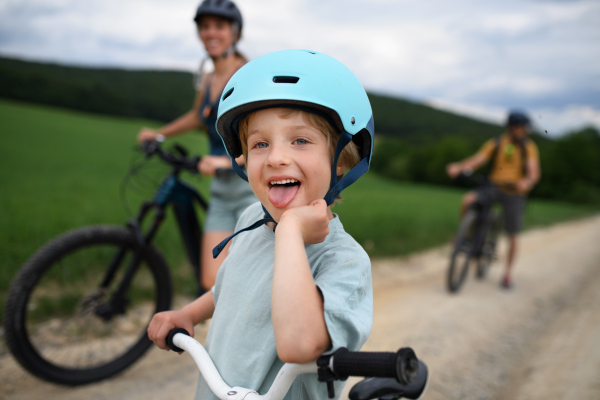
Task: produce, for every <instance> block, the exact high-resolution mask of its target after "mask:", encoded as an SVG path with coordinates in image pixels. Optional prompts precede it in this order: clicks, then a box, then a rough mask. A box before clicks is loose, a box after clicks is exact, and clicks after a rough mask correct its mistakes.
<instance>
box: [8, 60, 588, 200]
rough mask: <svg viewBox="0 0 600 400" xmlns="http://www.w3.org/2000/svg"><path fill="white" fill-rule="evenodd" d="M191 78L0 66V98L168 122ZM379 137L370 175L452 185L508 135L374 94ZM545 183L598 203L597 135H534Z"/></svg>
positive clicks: (187, 100)
mask: <svg viewBox="0 0 600 400" xmlns="http://www.w3.org/2000/svg"><path fill="white" fill-rule="evenodd" d="M193 97H194V89H193V87H192V74H191V73H189V72H181V71H148V70H122V69H111V68H82V67H73V66H62V65H55V64H43V63H36V62H28V61H20V60H15V59H9V58H0V98H5V99H12V100H20V101H26V102H32V103H41V104H46V105H51V106H58V107H63V108H70V109H75V110H80V111H89V112H94V113H99V114H107V115H115V116H123V117H133V118H144V119H148V120H154V121H161V122H165V121H170V120H172V119H174V118H176V117H178V116H180V115H181V114H183V113H184V112H186V111H188V110H189V109H190V106H191V104H192V102H193ZM369 98H370V100H371V104H372V107H373V113H374V116H375V128H376V130H377V133H378V136H379V137H378V138H377V140H376V146H375V149H374V157H373V164H372V170H373V171H375V172H377V173H379V174H381V175H383V176H386V177H388V178H392V179H396V180H403V181H412V182H423V183H434V184H442V185H451V184H453V183H452V182H451V181H450V180H449V178H448V177H447V176H446V174H445V169H444V167H445V165H446V164H447V163H448V162H452V161H456V160H460V159H462V158H464V157H467V156H469V155H470V154H473V152H474V151H476V150H477V149H478V148H479V146H481V144H482V143H483V142H484V140H486V139H488V138H491V137H493V136H497V135H499V134H500V133H501V132H502V131H503V128H502V127H501V126H499V125H494V124H490V123H486V122H482V121H477V120H474V119H472V118H468V117H464V116H459V115H456V114H452V113H450V112H445V111H441V110H437V109H435V108H432V107H429V106H427V105H424V104H419V103H416V102H411V101H408V100H403V99H399V98H393V97H389V96H383V95H378V94H372V93H371V94H369ZM532 137H533V139H534V141H535V142H536V143H537V144H538V146H539V148H540V159H541V164H542V181H541V182H540V184H539V185H538V186H537V187H536V188H535V190H534V191H533V192H532V195H533V196H538V197H545V198H554V199H562V200H568V201H577V202H582V203H599V202H600V175H599V174H598V173H597V172H596V171H600V158H598V157H597V154H600V153H599V152H600V135H599V134H598V131H597V130H595V129H591V128H590V129H587V130H584V131H582V132H579V133H577V134H574V135H570V136H565V137H563V138H560V139H558V140H549V139H547V138H546V137H545V136H544V135H532Z"/></svg>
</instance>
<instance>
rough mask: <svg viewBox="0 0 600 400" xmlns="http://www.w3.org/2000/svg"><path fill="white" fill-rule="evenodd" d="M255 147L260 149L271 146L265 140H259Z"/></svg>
mask: <svg viewBox="0 0 600 400" xmlns="http://www.w3.org/2000/svg"><path fill="white" fill-rule="evenodd" d="M255 147H256V148H258V149H266V148H267V147H269V145H268V144H266V143H265V142H258V143H256V146H255Z"/></svg>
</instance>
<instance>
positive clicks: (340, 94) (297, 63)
mask: <svg viewBox="0 0 600 400" xmlns="http://www.w3.org/2000/svg"><path fill="white" fill-rule="evenodd" d="M272 107H289V108H295V109H300V110H305V111H309V112H313V113H315V114H318V115H321V116H323V117H325V118H326V119H327V120H328V121H329V122H330V123H331V124H332V125H333V126H334V127H335V128H336V129H337V130H338V131H339V132H341V136H340V139H339V141H338V144H337V148H336V152H335V156H334V163H333V165H336V164H337V159H338V156H339V154H340V153H341V151H342V149H343V148H344V146H345V145H346V144H347V143H349V142H350V140H352V141H353V142H354V143H355V144H356V145H357V147H358V151H359V155H360V158H361V161H360V162H359V163H358V164H357V165H356V167H354V168H353V169H352V170H351V171H350V172H348V173H347V174H346V176H344V177H343V178H342V179H341V180H340V181H339V182H338V181H337V176H336V175H335V168H332V178H331V187H330V191H329V192H328V193H327V196H326V197H325V200H326V201H327V203H328V204H331V203H332V202H333V200H335V198H336V197H337V195H338V194H339V193H340V192H341V191H342V190H343V189H344V188H346V187H347V186H349V185H350V184H351V183H353V182H354V181H356V179H358V178H359V177H360V176H361V175H362V174H364V173H365V172H367V170H368V168H369V164H370V162H371V156H372V149H373V136H374V133H375V128H374V122H373V111H372V110H371V104H370V103H369V98H368V97H367V93H366V92H365V90H364V89H363V87H362V85H361V84H360V82H359V81H358V79H357V78H356V76H354V74H353V73H352V72H351V71H350V70H349V69H348V68H347V67H346V66H345V65H344V64H342V63H341V62H339V61H337V60H336V59H334V58H332V57H329V56H327V55H325V54H322V53H318V52H314V51H308V50H283V51H278V52H275V53H270V54H267V55H265V56H262V57H259V58H257V59H255V60H253V61H251V62H249V63H248V64H246V65H244V66H243V67H242V68H240V69H239V70H238V71H237V72H236V73H235V75H233V76H232V77H231V79H230V80H229V82H228V83H227V85H226V86H225V89H223V95H222V97H221V103H220V105H219V113H218V117H217V130H218V132H219V134H220V135H221V138H222V139H223V143H224V144H225V148H226V149H227V152H228V153H229V155H230V156H231V157H232V158H236V157H239V156H240V155H242V145H241V142H240V138H239V135H238V130H237V127H238V124H239V122H240V120H241V119H242V118H243V117H244V116H245V115H247V114H249V113H251V112H253V111H257V110H260V109H264V108H272ZM232 165H233V166H234V168H235V167H236V166H237V163H236V162H233V163H232ZM238 174H240V176H242V177H243V178H244V179H246V177H245V174H243V172H242V171H241V170H240V171H239V172H238Z"/></svg>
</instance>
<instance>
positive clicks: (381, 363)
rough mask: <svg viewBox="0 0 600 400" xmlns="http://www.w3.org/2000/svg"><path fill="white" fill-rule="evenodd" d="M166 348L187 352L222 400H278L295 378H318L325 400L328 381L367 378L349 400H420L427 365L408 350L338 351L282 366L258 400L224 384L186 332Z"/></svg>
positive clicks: (174, 336) (171, 338) (247, 391)
mask: <svg viewBox="0 0 600 400" xmlns="http://www.w3.org/2000/svg"><path fill="white" fill-rule="evenodd" d="M167 344H168V345H169V347H170V348H171V350H173V351H176V352H181V351H187V352H188V353H189V354H190V355H191V356H192V358H193V359H194V361H195V362H196V365H197V366H198V369H199V370H200V373H201V374H202V377H203V378H204V380H205V381H206V383H207V384H208V386H209V387H210V389H211V390H212V392H213V393H214V394H215V396H217V397H218V398H219V399H221V400H281V399H283V397H284V396H285V395H286V394H287V392H288V390H289V389H290V387H291V386H292V383H293V382H294V379H296V377H297V376H298V375H300V374H317V375H318V380H319V381H321V382H325V383H326V384H327V392H328V396H329V398H334V397H335V392H334V387H333V381H335V380H346V379H348V377H349V376H364V377H371V378H369V379H365V380H364V381H362V382H359V383H357V384H356V385H354V387H353V388H352V389H351V390H350V394H349V397H350V400H371V399H381V400H396V399H400V398H406V399H419V398H421V396H422V395H423V393H424V392H425V389H426V387H427V383H428V379H429V374H428V371H427V366H426V365H425V364H424V363H423V362H422V361H420V360H418V359H417V357H416V355H415V353H414V351H413V350H412V349H410V348H402V349H400V350H398V352H397V353H386V352H379V353H374V352H351V351H348V350H347V349H345V348H341V349H338V350H337V351H336V352H335V353H333V354H331V355H325V356H321V357H320V358H319V359H317V361H315V362H311V363H306V364H284V365H283V367H281V370H279V373H278V374H277V377H276V378H275V380H274V381H273V384H272V385H271V387H270V388H269V391H268V392H267V393H265V394H264V395H259V394H258V393H257V392H256V391H255V390H252V389H248V388H243V387H238V386H235V387H230V386H229V385H228V384H227V383H225V381H223V378H222V377H221V375H220V374H219V371H217V368H216V367H215V365H214V363H213V362H212V360H211V358H210V356H209V355H208V353H207V352H206V350H205V349H204V347H203V346H202V345H201V344H200V343H199V342H197V341H196V340H195V339H193V338H191V337H190V336H189V335H188V333H187V332H186V331H185V329H181V328H175V329H173V330H172V331H171V332H170V333H169V335H168V336H167Z"/></svg>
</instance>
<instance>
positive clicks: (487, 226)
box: [446, 174, 502, 293]
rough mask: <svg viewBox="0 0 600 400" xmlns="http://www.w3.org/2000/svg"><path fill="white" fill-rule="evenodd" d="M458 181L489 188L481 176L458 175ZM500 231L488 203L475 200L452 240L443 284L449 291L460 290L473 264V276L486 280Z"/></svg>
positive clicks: (484, 200)
mask: <svg viewBox="0 0 600 400" xmlns="http://www.w3.org/2000/svg"><path fill="white" fill-rule="evenodd" d="M458 178H459V179H463V180H465V179H469V180H472V181H473V182H475V183H477V184H478V185H479V186H480V187H483V186H485V185H492V183H490V182H489V181H488V180H487V178H486V177H485V176H482V175H465V174H461V175H459V177H458ZM501 229H502V219H501V216H500V214H499V212H498V211H497V210H495V209H493V208H492V204H491V203H490V202H489V201H486V199H478V200H477V201H476V202H475V203H473V204H472V205H471V207H469V209H468V210H467V211H466V212H465V214H464V216H463V217H462V219H461V221H460V225H459V227H458V232H457V233H456V236H455V238H454V249H453V251H452V255H451V256H450V265H449V267H448V275H447V281H446V282H447V287H448V290H449V291H450V292H453V293H454V292H457V291H458V290H459V289H460V288H461V286H462V284H463V283H464V281H465V279H466V277H467V273H468V272H469V267H470V265H471V264H475V268H476V277H477V278H479V279H483V278H485V276H486V275H487V272H488V269H489V267H490V265H491V263H492V262H493V261H494V259H495V257H496V243H497V240H498V234H499V233H500V230H501Z"/></svg>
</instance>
